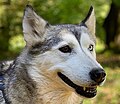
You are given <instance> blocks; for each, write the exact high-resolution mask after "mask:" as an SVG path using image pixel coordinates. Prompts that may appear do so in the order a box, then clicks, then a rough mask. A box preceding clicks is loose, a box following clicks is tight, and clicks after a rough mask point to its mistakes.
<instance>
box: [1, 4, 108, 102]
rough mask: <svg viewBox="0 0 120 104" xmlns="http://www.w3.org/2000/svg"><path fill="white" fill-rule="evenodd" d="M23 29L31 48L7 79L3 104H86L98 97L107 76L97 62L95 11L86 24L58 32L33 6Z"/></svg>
mask: <svg viewBox="0 0 120 104" xmlns="http://www.w3.org/2000/svg"><path fill="white" fill-rule="evenodd" d="M22 24H23V33H24V39H25V41H26V46H25V48H24V49H23V51H22V52H21V54H20V55H19V56H18V57H17V58H16V60H15V61H14V62H13V63H12V64H11V65H10V67H9V68H8V69H7V70H6V73H5V74H4V90H3V91H2V92H3V98H4V99H5V100H4V101H3V102H1V104H4V103H5V102H6V104H80V103H82V101H83V99H84V98H93V97H95V96H96V94H97V86H100V85H102V84H103V83H104V81H105V79H106V73H105V71H104V70H103V68H102V66H101V65H100V64H99V63H98V62H97V61H96V54H95V43H96V37H95V14H94V8H93V7H91V8H90V10H89V12H88V15H87V17H86V18H85V19H84V20H83V21H82V22H81V23H80V24H77V25H73V24H61V25H54V26H53V25H50V24H49V23H48V22H47V21H45V20H44V19H43V18H41V17H40V16H38V15H37V14H36V13H35V11H34V10H33V8H32V7H31V6H30V5H27V6H26V8H25V11H24V17H23V23H22ZM1 70H2V68H1ZM1 94H2V93H1Z"/></svg>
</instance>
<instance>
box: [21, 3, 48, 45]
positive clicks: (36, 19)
mask: <svg viewBox="0 0 120 104" xmlns="http://www.w3.org/2000/svg"><path fill="white" fill-rule="evenodd" d="M47 24H48V23H47V22H46V21H45V20H44V19H42V18H41V17H40V16H38V15H37V14H36V13H35V11H34V10H33V8H32V6H30V5H27V6H26V8H25V11H24V16H23V23H22V25H23V33H24V39H25V41H26V44H27V45H32V44H33V43H34V42H36V41H40V40H41V41H42V39H43V35H44V32H45V30H46V25H47Z"/></svg>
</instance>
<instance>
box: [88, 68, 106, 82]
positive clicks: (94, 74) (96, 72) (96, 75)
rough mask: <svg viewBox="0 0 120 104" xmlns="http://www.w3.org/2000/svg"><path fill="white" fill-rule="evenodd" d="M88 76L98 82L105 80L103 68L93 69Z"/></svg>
mask: <svg viewBox="0 0 120 104" xmlns="http://www.w3.org/2000/svg"><path fill="white" fill-rule="evenodd" d="M89 74H90V78H91V79H92V80H94V81H95V82H97V84H100V83H101V82H103V81H104V80H105V76H106V73H105V71H104V70H103V69H93V70H92V71H91V72H90V73H89Z"/></svg>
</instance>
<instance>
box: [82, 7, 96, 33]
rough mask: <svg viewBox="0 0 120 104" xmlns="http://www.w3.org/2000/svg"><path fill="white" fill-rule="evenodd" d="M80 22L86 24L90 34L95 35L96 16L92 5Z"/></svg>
mask: <svg viewBox="0 0 120 104" xmlns="http://www.w3.org/2000/svg"><path fill="white" fill-rule="evenodd" d="M82 23H84V24H85V25H86V26H87V28H88V29H89V31H90V32H91V34H92V35H95V29H96V18H95V12H94V8H93V7H92V6H91V7H90V9H89V12H88V14H87V16H86V18H85V19H84V20H83V21H82Z"/></svg>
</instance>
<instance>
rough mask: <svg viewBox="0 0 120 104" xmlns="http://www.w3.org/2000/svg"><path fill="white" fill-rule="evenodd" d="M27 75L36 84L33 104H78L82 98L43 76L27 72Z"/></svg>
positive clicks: (33, 71)
mask: <svg viewBox="0 0 120 104" xmlns="http://www.w3.org/2000/svg"><path fill="white" fill-rule="evenodd" d="M29 74H30V75H31V77H32V79H33V80H34V81H35V82H36V89H37V90H36V92H37V93H36V99H35V102H36V103H35V104H80V103H81V102H82V100H83V99H82V98H81V97H80V96H78V95H77V94H76V93H74V92H73V91H70V90H68V89H67V88H66V87H64V86H62V85H59V84H58V83H57V82H55V81H53V80H51V79H50V78H48V77H47V76H45V75H42V74H40V73H39V74H38V72H36V71H35V70H32V69H31V70H29Z"/></svg>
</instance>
